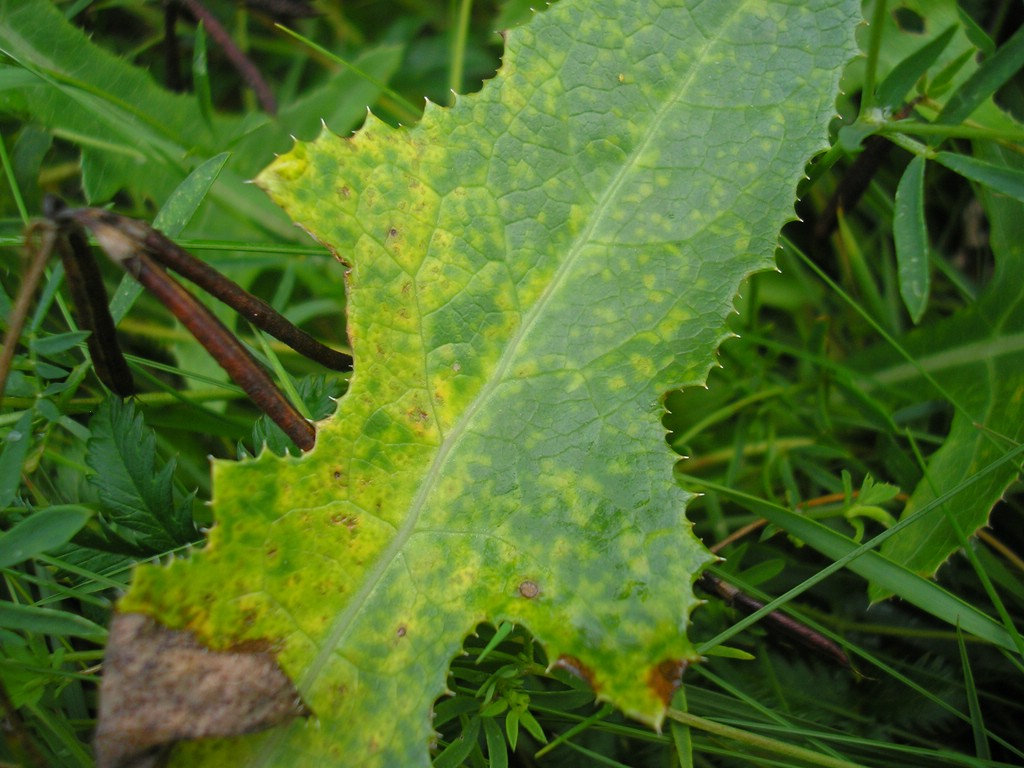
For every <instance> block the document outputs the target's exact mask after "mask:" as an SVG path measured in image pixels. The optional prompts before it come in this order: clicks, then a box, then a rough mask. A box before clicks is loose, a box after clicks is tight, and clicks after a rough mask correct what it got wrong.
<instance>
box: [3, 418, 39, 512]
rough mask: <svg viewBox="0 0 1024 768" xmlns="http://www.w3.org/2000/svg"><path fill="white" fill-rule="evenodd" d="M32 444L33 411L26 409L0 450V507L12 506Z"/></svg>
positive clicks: (5, 437) (7, 435)
mask: <svg viewBox="0 0 1024 768" xmlns="http://www.w3.org/2000/svg"><path fill="white" fill-rule="evenodd" d="M31 444H32V411H25V413H23V414H22V415H21V418H19V419H18V423H17V424H15V425H14V427H13V428H12V429H11V430H10V431H9V432H8V433H7V434H6V435H5V436H4V440H3V450H2V451H0V509H4V508H6V507H9V506H11V502H13V501H14V497H15V495H16V494H17V493H18V486H19V485H21V468H22V466H23V465H24V464H25V457H26V456H28V449H29V446H30V445H31Z"/></svg>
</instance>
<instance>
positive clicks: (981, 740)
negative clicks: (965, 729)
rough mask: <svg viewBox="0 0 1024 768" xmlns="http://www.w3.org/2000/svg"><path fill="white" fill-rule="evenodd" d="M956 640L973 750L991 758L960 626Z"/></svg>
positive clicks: (979, 703)
mask: <svg viewBox="0 0 1024 768" xmlns="http://www.w3.org/2000/svg"><path fill="white" fill-rule="evenodd" d="M956 642H957V646H958V647H959V648H960V662H961V666H962V668H963V671H964V690H965V691H966V693H967V709H968V710H969V711H970V713H971V731H972V732H973V733H974V751H975V754H976V755H977V756H978V757H980V758H981V759H982V760H991V759H992V750H991V749H990V748H989V745H988V736H987V735H986V733H985V719H984V717H983V716H982V714H981V702H980V701H978V687H977V685H975V683H974V673H973V672H972V671H971V659H970V657H969V656H968V655H967V643H966V642H964V633H963V632H962V631H961V630H960V627H957V628H956Z"/></svg>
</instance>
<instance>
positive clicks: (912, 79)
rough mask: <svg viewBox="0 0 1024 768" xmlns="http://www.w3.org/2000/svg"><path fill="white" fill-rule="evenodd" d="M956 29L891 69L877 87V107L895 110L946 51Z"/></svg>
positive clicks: (952, 29)
mask: <svg viewBox="0 0 1024 768" xmlns="http://www.w3.org/2000/svg"><path fill="white" fill-rule="evenodd" d="M956 31H957V27H956V26H952V27H949V28H948V29H947V30H946V31H945V32H943V33H942V34H941V35H939V36H938V37H936V38H935V39H934V40H932V41H930V42H928V43H925V44H924V45H923V46H921V47H920V48H919V49H918V50H916V51H914V53H912V54H911V55H909V56H908V57H907V58H905V59H904V60H903V61H901V62H900V63H899V64H897V65H896V66H895V67H893V69H892V71H891V72H889V74H888V75H887V76H886V78H885V80H883V81H882V83H881V85H879V86H878V99H877V103H878V106H879V107H881V108H882V109H896V108H897V107H899V106H900V105H901V104H903V102H904V101H905V100H906V98H907V94H908V93H910V91H911V90H912V89H913V87H914V85H915V84H916V83H917V81H918V80H920V79H921V77H922V76H923V75H924V73H925V72H927V71H928V68H929V67H931V66H932V65H933V64H934V63H935V62H936V61H937V60H938V58H939V56H941V55H942V52H943V51H944V50H946V46H947V45H949V41H950V40H952V39H953V35H955V34H956Z"/></svg>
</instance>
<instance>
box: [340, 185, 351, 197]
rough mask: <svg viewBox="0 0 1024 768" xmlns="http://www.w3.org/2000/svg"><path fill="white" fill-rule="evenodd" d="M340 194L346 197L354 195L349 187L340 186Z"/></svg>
mask: <svg viewBox="0 0 1024 768" xmlns="http://www.w3.org/2000/svg"><path fill="white" fill-rule="evenodd" d="M338 194H339V195H341V196H342V197H344V198H349V197H352V190H351V189H349V188H348V187H338Z"/></svg>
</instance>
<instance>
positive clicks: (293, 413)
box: [60, 208, 316, 451]
mask: <svg viewBox="0 0 1024 768" xmlns="http://www.w3.org/2000/svg"><path fill="white" fill-rule="evenodd" d="M60 217H61V218H62V219H64V218H67V219H71V220H73V221H75V222H77V223H79V224H81V225H82V226H84V227H87V228H88V229H89V230H90V231H91V232H92V233H93V235H94V236H95V237H96V239H97V241H98V242H99V243H100V245H101V246H102V247H103V250H104V251H105V252H106V253H107V255H108V256H110V258H111V259H113V260H114V261H115V262H116V263H117V264H119V265H120V266H121V267H122V268H123V269H124V270H125V271H127V272H128V273H129V274H130V275H132V276H133V277H134V278H135V279H136V280H138V281H139V283H141V284H142V285H143V287H145V288H146V289H147V290H149V291H150V292H151V293H152V294H153V295H154V296H155V297H156V298H157V299H159V300H160V302H161V303H162V304H163V305H164V306H165V307H167V309H168V310H169V311H170V312H171V313H172V314H173V315H174V316H175V317H176V318H177V319H178V321H179V322H181V324H182V325H184V326H185V327H186V328H187V329H188V330H189V331H190V332H191V333H192V335H193V336H195V338H196V340H197V341H198V342H199V343H200V344H202V345H203V346H204V347H205V348H206V350H207V351H208V352H209V353H210V354H211V355H212V356H213V357H214V358H215V359H216V360H217V362H218V364H219V365H220V366H221V367H222V368H223V369H224V370H225V371H227V373H228V375H229V376H230V377H231V378H232V380H233V381H234V382H235V383H236V384H238V385H239V386H240V387H241V388H242V389H243V390H245V392H246V394H247V395H249V397H250V398H252V400H253V402H255V403H256V404H257V405H258V406H259V407H260V408H261V409H262V410H263V411H264V412H265V413H266V414H267V415H268V416H269V417H270V418H271V419H273V421H274V422H275V423H276V424H277V425H278V426H279V427H280V428H281V429H282V430H283V431H284V433H285V434H286V435H288V437H290V438H291V439H292V440H293V441H294V442H295V444H296V445H297V446H299V448H300V449H302V450H303V451H308V450H310V449H311V448H312V447H313V445H314V443H315V442H316V430H315V429H314V428H313V425H312V424H310V423H309V422H308V421H306V419H305V418H303V417H302V415H301V414H300V413H299V412H298V410H296V408H295V407H294V406H293V405H292V404H291V403H290V402H288V400H287V399H286V398H285V397H284V395H282V394H281V392H280V390H279V389H278V388H277V386H276V385H275V384H274V382H273V380H272V379H271V378H270V376H268V375H267V373H266V372H265V371H264V370H263V369H262V368H261V367H260V365H259V363H258V362H257V361H256V359H255V358H254V357H253V356H252V355H251V354H250V353H249V352H248V350H246V348H245V347H244V346H243V345H242V343H241V342H240V341H238V339H236V338H235V337H234V335H232V333H231V332H230V331H229V330H228V329H227V328H225V327H224V325H223V323H221V322H220V320H218V319H217V318H216V317H215V316H214V315H213V313H212V312H210V310H209V309H207V308H206V307H205V306H204V305H203V304H202V303H200V302H199V301H198V300H197V299H196V298H195V297H194V296H193V295H192V294H190V293H189V292H188V291H186V290H185V289H184V288H183V287H182V285H181V284H180V283H178V282H177V281H176V280H174V279H173V278H172V277H171V276H170V275H168V274H167V273H166V272H165V271H164V269H163V268H162V267H161V266H160V265H159V264H158V263H156V262H155V261H154V260H153V259H152V258H151V256H150V253H149V247H150V246H147V238H148V237H149V235H150V233H152V232H154V230H153V229H152V227H150V226H149V225H147V224H145V223H143V222H140V221H136V220H134V219H128V218H125V217H123V216H117V215H116V214H112V213H109V212H107V211H102V210H99V209H96V208H79V209H76V210H70V211H64V212H62V213H61V214H60ZM163 239H164V240H165V241H166V238H163ZM167 242H169V241H167Z"/></svg>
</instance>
